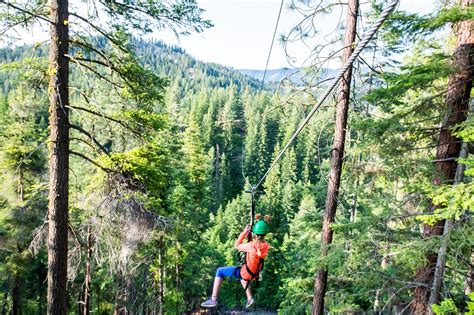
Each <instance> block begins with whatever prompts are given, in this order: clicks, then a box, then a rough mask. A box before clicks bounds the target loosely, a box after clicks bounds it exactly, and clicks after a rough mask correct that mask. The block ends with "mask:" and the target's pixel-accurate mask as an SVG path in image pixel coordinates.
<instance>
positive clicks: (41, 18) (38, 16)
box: [0, 0, 54, 25]
mask: <svg viewBox="0 0 474 315" xmlns="http://www.w3.org/2000/svg"><path fill="white" fill-rule="evenodd" d="M1 3H3V4H6V5H7V6H9V7H10V8H13V9H15V10H17V11H20V12H22V13H25V14H28V15H30V16H32V17H35V18H37V19H40V20H43V21H45V22H47V23H49V24H52V25H54V23H53V22H52V21H50V20H48V19H47V18H45V17H44V16H41V15H38V14H36V13H33V12H30V11H28V10H25V9H22V8H20V7H17V6H16V5H14V4H11V3H9V2H5V0H0V4H1Z"/></svg>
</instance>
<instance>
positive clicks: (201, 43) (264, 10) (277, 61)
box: [153, 0, 435, 70]
mask: <svg viewBox="0 0 474 315" xmlns="http://www.w3.org/2000/svg"><path fill="white" fill-rule="evenodd" d="M284 1H285V2H284V3H285V4H284V7H283V11H282V16H281V18H280V23H279V25H278V30H277V38H276V40H275V44H274V47H273V51H272V55H271V58H270V62H269V66H268V68H269V69H277V68H283V67H289V66H291V65H293V66H299V65H301V64H303V61H304V60H305V59H306V58H307V57H308V55H309V49H308V48H307V47H304V46H302V45H301V44H300V45H296V44H293V45H290V49H289V54H290V55H291V56H292V57H295V58H296V59H295V60H294V62H292V64H291V65H290V64H289V63H288V61H287V58H286V54H285V51H284V49H283V47H282V45H281V42H280V41H279V40H278V38H279V35H280V34H288V32H289V31H290V30H291V28H292V27H293V26H294V25H296V24H297V23H298V22H299V21H300V19H301V15H298V13H297V12H294V11H292V10H289V9H288V3H290V2H291V0H284ZM334 1H335V0H334ZM198 4H199V6H200V7H201V8H203V9H205V10H206V12H205V13H204V17H205V18H207V19H209V20H211V21H212V22H213V23H214V27H213V28H211V29H208V30H205V31H204V32H203V33H201V34H192V35H189V36H186V37H182V38H180V39H179V40H177V39H176V38H175V37H174V36H173V35H171V34H166V33H158V34H154V35H153V37H154V38H157V39H162V40H164V41H165V42H168V43H172V44H177V45H179V46H181V47H182V48H184V49H185V50H186V51H187V52H188V53H189V54H191V55H193V56H194V57H195V58H197V59H199V60H202V61H206V62H215V63H219V64H222V65H225V66H229V67H232V68H235V69H260V70H263V69H264V68H265V64H266V60H267V57H268V53H269V49H270V44H271V40H272V36H273V32H274V29H275V24H276V20H277V16H278V11H279V8H280V4H281V0H254V1H252V0H198ZM434 6H435V0H401V1H400V8H401V9H403V10H406V11H409V12H418V13H423V14H425V13H429V12H431V10H433V8H434ZM340 14H341V12H335V13H334V14H331V15H329V16H327V17H326V18H325V19H323V20H320V21H317V25H316V26H317V28H318V30H319V31H320V32H321V33H322V34H325V33H330V32H331V31H332V30H333V29H334V28H335V27H336V25H337V21H338V20H339V17H340Z"/></svg>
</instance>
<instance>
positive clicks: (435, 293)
mask: <svg viewBox="0 0 474 315" xmlns="http://www.w3.org/2000/svg"><path fill="white" fill-rule="evenodd" d="M465 157H467V143H465V142H464V143H463V144H462V146H461V152H460V153H459V158H465ZM465 168H466V167H465V165H464V164H458V165H457V168H456V174H455V176H454V183H453V185H457V184H459V183H461V182H462V180H463V177H464V170H465ZM452 226H453V221H452V220H449V219H448V220H446V221H445V223H444V230H443V240H442V244H441V247H440V249H439V251H438V257H437V260H436V268H435V273H434V277H433V285H432V287H431V292H430V299H429V301H428V302H429V305H430V309H429V312H430V314H432V315H433V314H434V313H433V310H432V309H431V306H432V305H433V304H437V303H438V302H439V298H440V291H441V286H442V284H443V278H444V269H445V267H446V253H447V251H448V245H447V240H446V239H445V237H446V235H447V234H448V233H449V231H450V230H451V227H452Z"/></svg>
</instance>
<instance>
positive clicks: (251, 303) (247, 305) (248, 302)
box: [245, 299, 255, 308]
mask: <svg viewBox="0 0 474 315" xmlns="http://www.w3.org/2000/svg"><path fill="white" fill-rule="evenodd" d="M254 304H255V301H254V300H253V299H250V300H248V301H247V304H246V305H245V308H249V307H251V306H252V305H254Z"/></svg>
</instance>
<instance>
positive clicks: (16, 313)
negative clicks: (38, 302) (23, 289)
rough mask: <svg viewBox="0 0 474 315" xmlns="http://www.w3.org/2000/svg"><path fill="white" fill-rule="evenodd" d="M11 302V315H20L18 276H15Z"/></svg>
mask: <svg viewBox="0 0 474 315" xmlns="http://www.w3.org/2000/svg"><path fill="white" fill-rule="evenodd" d="M12 300H13V301H12V304H13V305H12V315H20V277H19V276H18V275H15V280H14V285H13V290H12Z"/></svg>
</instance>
